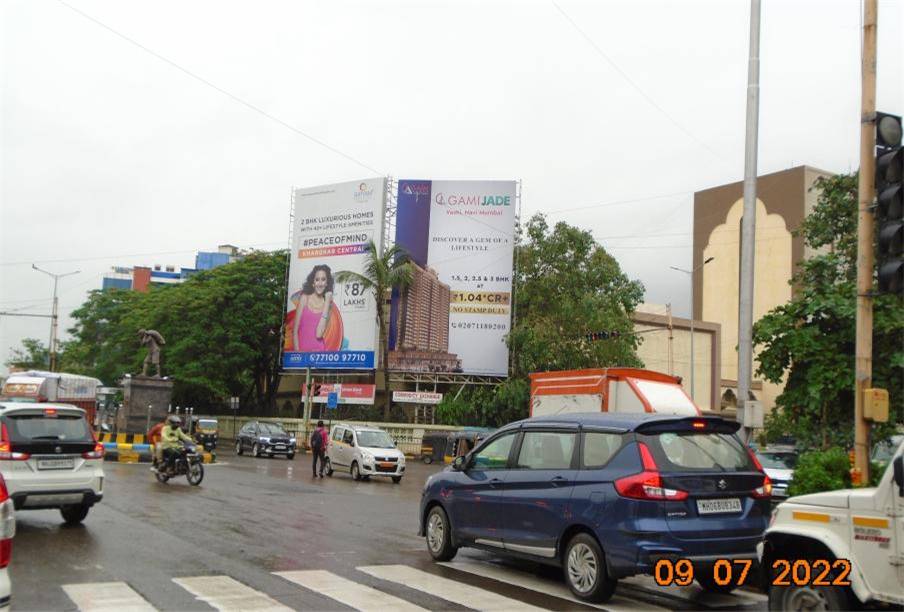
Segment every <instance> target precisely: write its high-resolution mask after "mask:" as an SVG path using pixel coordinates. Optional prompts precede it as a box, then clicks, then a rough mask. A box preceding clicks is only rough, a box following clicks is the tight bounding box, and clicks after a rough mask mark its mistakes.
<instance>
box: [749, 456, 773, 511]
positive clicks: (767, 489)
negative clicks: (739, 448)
mask: <svg viewBox="0 0 904 612" xmlns="http://www.w3.org/2000/svg"><path fill="white" fill-rule="evenodd" d="M747 454H748V455H750V460H751V461H752V462H753V465H754V467H756V469H757V471H758V472H760V473H762V474H763V484H762V485H760V486H758V487H757V488H756V489H754V490H753V492H752V495H753V497H755V498H756V499H768V498H770V497H772V480H770V479H769V476H767V475H766V470H764V469H763V464H762V463H760V460H759V459H757V458H756V453H754V452H753V451H752V450H751V449H750V447H749V446H748V447H747Z"/></svg>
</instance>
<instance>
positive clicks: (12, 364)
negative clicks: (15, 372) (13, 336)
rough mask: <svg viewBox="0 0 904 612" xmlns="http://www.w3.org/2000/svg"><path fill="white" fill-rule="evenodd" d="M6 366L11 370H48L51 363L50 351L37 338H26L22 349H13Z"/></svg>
mask: <svg viewBox="0 0 904 612" xmlns="http://www.w3.org/2000/svg"><path fill="white" fill-rule="evenodd" d="M10 353H11V354H10V357H9V360H8V361H6V363H5V365H6V367H9V368H19V369H22V370H37V369H42V368H46V367H47V365H48V364H49V363H50V351H48V350H47V347H46V346H44V344H43V343H42V342H41V341H40V340H38V339H36V338H24V339H23V340H22V348H15V349H12V351H11V352H10Z"/></svg>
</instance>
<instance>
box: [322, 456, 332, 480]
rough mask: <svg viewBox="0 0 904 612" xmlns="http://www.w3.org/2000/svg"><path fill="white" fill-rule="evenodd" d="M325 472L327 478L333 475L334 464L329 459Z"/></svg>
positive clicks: (327, 459)
mask: <svg viewBox="0 0 904 612" xmlns="http://www.w3.org/2000/svg"><path fill="white" fill-rule="evenodd" d="M323 471H324V472H326V475H327V476H332V475H333V462H332V461H330V458H329V457H327V458H326V468H324V470H323Z"/></svg>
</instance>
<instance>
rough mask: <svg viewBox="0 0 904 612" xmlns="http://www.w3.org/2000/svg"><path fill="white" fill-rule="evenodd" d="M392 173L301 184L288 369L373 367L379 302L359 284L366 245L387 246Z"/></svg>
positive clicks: (292, 273) (297, 199)
mask: <svg viewBox="0 0 904 612" xmlns="http://www.w3.org/2000/svg"><path fill="white" fill-rule="evenodd" d="M385 201H386V179H384V178H375V179H365V180H362V181H353V182H349V183H339V184H336V185H323V186H320V187H312V188H308V189H298V190H296V191H295V197H294V205H293V222H292V251H291V253H290V262H289V287H288V292H287V296H288V297H287V301H286V318H285V327H284V329H285V335H284V338H283V368H286V369H296V368H323V369H373V367H374V355H375V352H376V347H377V323H376V314H377V310H376V308H377V306H376V303H375V301H374V297H373V295H372V293H371V292H370V291H365V290H364V288H363V286H361V284H360V283H340V282H338V281H337V280H336V278H335V277H336V274H337V273H338V272H342V271H346V270H347V271H351V272H357V273H359V274H360V273H362V272H363V271H364V265H365V260H366V253H365V247H366V245H367V243H368V241H370V240H373V241H374V243H375V244H376V245H377V249H380V248H381V242H382V232H383V211H384V205H385Z"/></svg>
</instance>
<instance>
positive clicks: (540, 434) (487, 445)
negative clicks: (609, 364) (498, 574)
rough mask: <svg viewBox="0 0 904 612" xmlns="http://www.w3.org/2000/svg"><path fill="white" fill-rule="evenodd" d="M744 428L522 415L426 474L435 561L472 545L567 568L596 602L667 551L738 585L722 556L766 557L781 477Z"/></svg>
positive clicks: (699, 575) (699, 421) (678, 419)
mask: <svg viewBox="0 0 904 612" xmlns="http://www.w3.org/2000/svg"><path fill="white" fill-rule="evenodd" d="M738 427H739V424H738V423H736V422H734V421H726V420H724V419H721V418H718V417H684V416H677V415H665V414H655V413H652V414H651V413H646V414H645V413H605V412H602V413H601V412H596V413H579V414H560V415H550V416H544V417H534V418H531V419H527V420H524V421H519V422H516V423H512V424H510V425H507V426H505V427H503V428H502V429H500V430H498V431H497V432H495V433H494V434H493V435H492V436H491V437H489V438H487V439H486V440H485V441H484V442H483V443H482V444H481V445H480V446H478V447H477V448H476V449H475V450H474V451H472V452H471V453H470V454H469V455H468V456H466V457H459V458H456V459H455V461H454V462H453V463H452V465H451V466H450V467H449V468H447V469H446V470H444V471H442V472H440V473H438V474H434V475H433V476H431V477H430V478H429V479H428V480H427V483H426V485H425V487H424V491H423V496H422V498H421V506H420V528H419V533H420V535H422V536H426V540H427V550H428V551H429V552H430V554H431V555H432V556H433V558H434V559H435V560H437V561H448V560H449V559H451V558H453V557H454V556H455V554H456V552H457V550H458V548H459V547H462V546H468V547H474V548H481V549H484V550H488V551H494V552H497V553H502V554H505V555H510V556H514V557H521V558H525V559H530V560H533V561H538V562H541V563H546V564H550V565H554V566H558V567H561V568H562V570H563V574H564V577H565V581H566V583H567V584H568V586H569V588H570V589H571V591H572V592H573V593H574V594H575V595H576V596H577V597H578V598H580V599H583V600H586V601H591V602H602V601H606V600H607V599H609V598H610V597H611V596H612V594H613V593H614V591H615V588H616V584H617V582H618V579H619V578H623V577H627V576H632V575H635V574H652V573H653V571H654V567H655V564H656V563H657V561H660V560H664V559H665V560H678V559H688V560H690V562H691V563H692V564H693V567H694V570H695V571H694V576H695V577H696V579H697V581H698V582H699V583H700V584H701V585H702V586H703V587H704V588H705V589H707V590H710V591H716V592H728V591H731V590H732V589H734V588H736V587H737V584H735V583H728V584H726V585H724V586H720V585H719V584H718V583H717V582H716V581H715V579H714V575H713V565H714V562H715V561H716V560H717V559H719V558H729V559H733V560H750V561H751V562H752V561H754V560H755V559H756V544H757V543H758V542H759V541H760V538H761V537H762V534H763V531H764V530H765V529H766V525H767V523H768V520H769V515H770V493H771V486H772V485H771V483H770V481H769V477H768V476H767V475H766V474H765V472H764V471H763V469H762V467H761V466H760V465H759V464H758V463H757V460H756V458H755V456H754V455H753V453H752V451H750V449H748V448H747V447H746V446H745V445H744V444H743V443H742V442H741V440H740V439H738V437H737V436H736V435H735V432H736V431H737V430H738Z"/></svg>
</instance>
